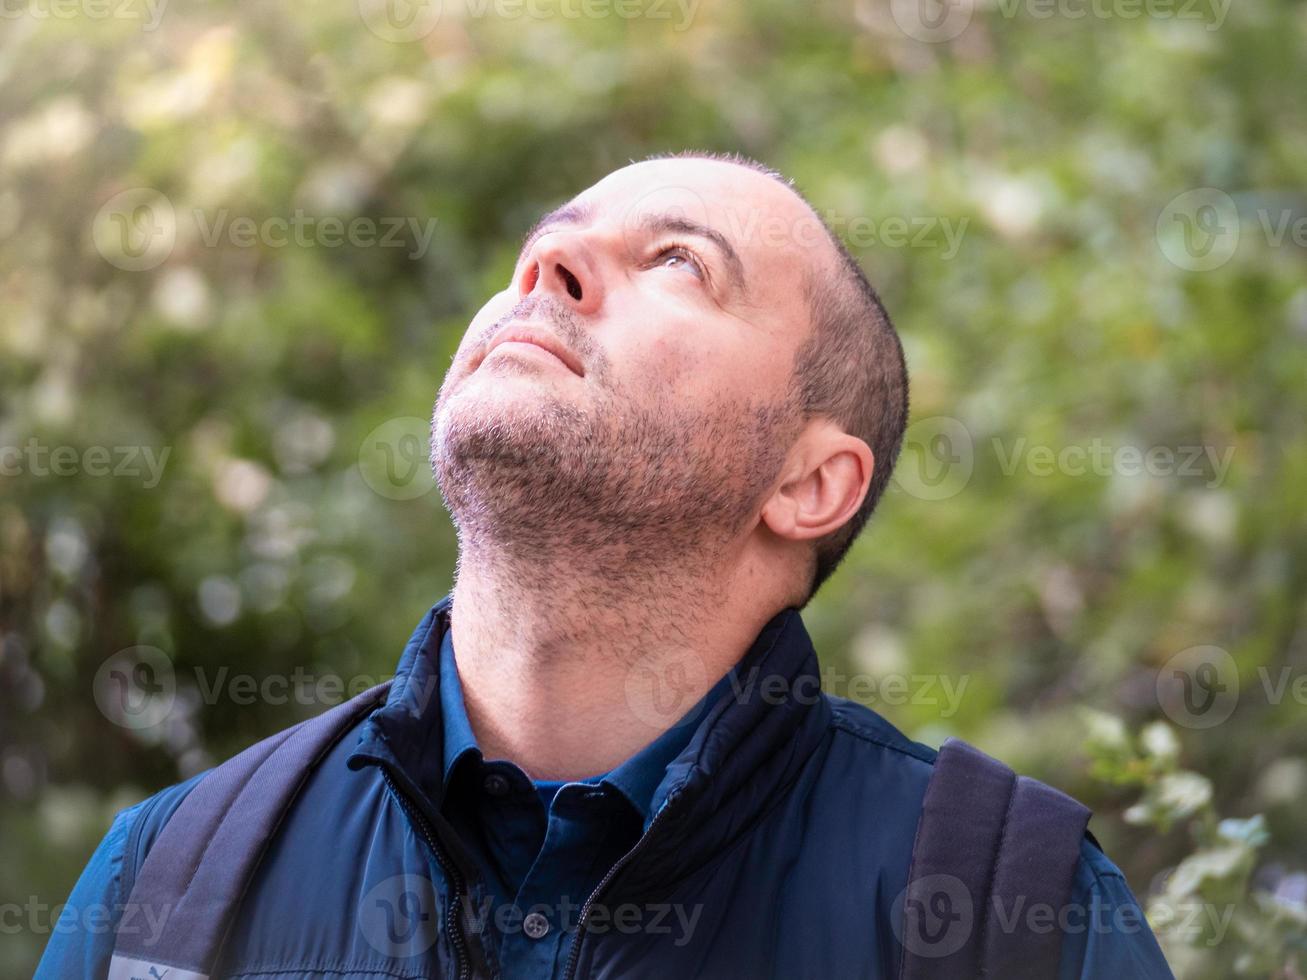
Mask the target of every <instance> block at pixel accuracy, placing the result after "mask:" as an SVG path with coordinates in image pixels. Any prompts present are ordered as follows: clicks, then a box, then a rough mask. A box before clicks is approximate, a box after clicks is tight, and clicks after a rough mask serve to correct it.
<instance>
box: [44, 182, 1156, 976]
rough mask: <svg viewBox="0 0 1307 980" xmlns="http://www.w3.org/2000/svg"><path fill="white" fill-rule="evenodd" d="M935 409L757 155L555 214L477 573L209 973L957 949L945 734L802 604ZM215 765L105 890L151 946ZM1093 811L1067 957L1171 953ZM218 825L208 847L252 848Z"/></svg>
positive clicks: (476, 532) (444, 469)
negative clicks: (922, 724)
mask: <svg viewBox="0 0 1307 980" xmlns="http://www.w3.org/2000/svg"><path fill="white" fill-rule="evenodd" d="M906 414H907V376H906V370H905V367H904V363H903V356H902V351H901V348H900V346H899V343H898V339H897V337H896V335H895V333H894V330H893V328H892V327H891V325H890V322H889V319H888V318H887V316H886V315H885V312H884V310H883V309H882V308H881V305H880V302H879V300H878V299H877V298H876V295H875V293H874V292H873V290H872V289H871V287H870V286H869V285H868V284H867V281H866V279H865V278H864V277H863V275H862V273H861V272H860V271H859V269H858V267H857V265H856V263H855V262H854V261H853V260H852V259H851V258H850V257H849V256H848V254H847V253H846V252H845V251H844V250H843V248H842V247H841V246H840V245H839V243H838V242H837V241H836V240H835V239H834V237H833V236H832V235H830V234H829V232H828V231H827V230H826V229H825V227H824V226H823V225H822V223H821V222H820V220H819V219H818V218H817V216H816V215H815V213H814V212H813V211H812V209H811V208H810V207H809V206H808V205H807V204H806V203H805V202H804V201H803V199H802V198H800V197H799V196H798V195H797V194H796V193H795V192H794V191H793V190H792V189H791V188H790V187H789V186H788V185H787V184H786V183H785V182H783V181H782V180H780V179H777V177H776V175H774V174H772V173H770V172H768V171H766V170H765V169H763V168H762V167H761V166H759V165H757V164H753V163H752V162H749V161H741V160H739V159H737V158H732V159H719V158H710V157H703V156H683V157H677V158H663V159H656V160H651V161H646V162H643V163H639V164H635V165H632V166H629V167H626V168H623V169H621V170H618V171H617V172H615V173H613V174H611V175H609V176H608V177H606V178H605V179H604V180H602V181H600V182H599V183H598V184H596V185H594V186H593V187H591V188H589V189H588V190H586V191H585V192H584V193H582V194H581V195H579V196H578V197H576V198H575V199H573V200H572V201H571V202H569V203H568V204H567V205H565V206H564V207H562V208H560V209H558V210H556V211H554V212H552V213H550V214H549V215H547V216H546V217H545V218H544V219H542V221H541V222H540V223H539V224H538V225H537V227H536V228H535V229H534V230H533V231H532V232H531V233H530V234H529V235H528V237H527V240H526V242H525V245H524V247H523V249H522V252H521V256H520V258H519V260H518V263H517V267H516V269H515V271H514V274H513V278H512V281H511V282H510V283H509V284H508V285H507V287H506V288H505V289H504V290H503V291H502V292H500V293H498V294H497V295H495V296H494V297H492V298H491V299H490V300H489V302H487V303H486V305H485V306H484V307H483V308H482V310H481V312H480V313H479V314H477V316H476V317H475V319H474V320H473V321H472V323H471V325H470V327H469V328H468V331H467V334H466V336H465V337H464V339H463V342H462V345H461V346H460V348H459V350H458V353H457V354H456V355H455V358H454V361H453V364H452V366H451V368H450V370H449V372H448V375H447V376H446V378H445V380H444V383H443V385H442V387H441V390H440V394H439V397H438V399H437V403H436V407H435V413H434V418H433V424H432V463H433V466H434V469H435V473H436V476H437V479H438V482H439V485H440V488H441V491H442V493H443V495H444V497H445V500H446V503H447V505H448V507H449V510H450V512H451V514H452V516H453V518H454V521H455V524H456V526H457V530H458V539H459V560H458V568H457V575H456V585H455V588H454V590H453V592H452V594H451V596H449V597H446V599H445V600H442V602H441V603H439V604H438V605H437V606H436V607H435V608H434V609H433V610H432V612H431V613H430V614H428V616H427V618H426V619H425V620H424V621H423V623H422V624H421V625H420V626H419V627H418V630H417V632H416V633H415V634H414V636H413V639H412V640H411V641H410V643H409V646H408V648H407V649H406V650H405V653H404V656H403V658H402V659H401V661H400V664H399V667H398V668H397V672H396V680H395V682H394V686H393V687H392V688H391V689H390V691H389V693H388V694H387V695H386V701H385V703H384V704H383V705H381V706H380V707H377V708H376V709H375V710H368V711H366V712H364V713H363V714H362V715H361V717H360V719H359V720H358V722H357V723H356V724H353V725H352V728H351V729H350V730H348V731H347V732H346V734H345V735H344V736H343V737H341V738H340V739H339V740H338V741H335V742H333V743H331V745H330V747H329V749H328V750H326V752H325V755H324V757H323V758H322V759H321V760H320V761H318V762H317V764H316V765H315V766H314V767H313V768H312V771H311V773H310V774H309V775H308V777H307V780H306V782H305V784H304V786H303V788H302V789H301V790H299V792H298V793H297V794H296V795H295V797H294V802H293V804H291V805H289V807H288V810H287V812H286V813H285V816H284V819H282V818H278V821H277V822H275V823H273V824H272V825H271V826H272V827H274V828H275V833H274V832H270V834H269V836H270V837H271V842H270V843H269V844H268V845H267V850H266V853H263V854H262V855H261V857H260V859H259V860H258V862H257V867H256V869H255V870H253V871H252V872H251V874H250V880H249V883H248V888H245V886H244V885H243V884H241V885H240V888H241V889H242V890H243V896H242V897H241V900H240V902H239V910H238V911H236V912H233V913H232V917H231V923H230V926H229V927H228V926H227V925H225V924H224V925H223V927H222V928H221V929H220V930H218V933H219V934H220V937H221V938H222V943H221V954H220V956H218V958H217V959H216V961H215V962H214V963H213V964H212V965H211V967H210V966H206V967H205V968H204V971H203V972H201V971H200V969H198V968H196V969H194V970H193V971H192V972H186V971H185V970H182V971H180V972H181V975H183V976H184V977H192V976H202V975H205V974H207V973H209V972H211V973H212V975H214V976H223V977H256V976H257V977H277V978H301V977H313V976H331V977H337V976H349V977H374V978H381V977H387V978H393V977H432V976H441V977H455V976H459V977H471V976H491V977H493V976H502V977H506V978H519V977H520V978H546V977H550V978H553V977H558V978H568V980H570V978H573V977H595V978H600V977H602V978H619V977H620V978H627V977H650V978H654V977H657V978H668V977H678V978H679V977H684V978H687V980H688V978H691V977H705V978H736V977H747V978H752V977H778V978H779V977H784V978H801V977H812V978H845V977H850V978H851V977H859V978H861V977H885V978H889V977H895V976H898V975H899V971H900V968H901V965H902V960H903V957H904V948H905V945H906V946H907V947H908V948H909V949H910V950H913V951H914V952H915V953H917V954H920V955H925V956H929V955H931V954H932V951H931V950H930V949H929V948H927V949H925V950H922V949H921V948H920V946H921V944H920V943H914V942H913V939H912V937H911V936H909V937H906V938H905V937H904V935H903V934H902V933H903V921H904V909H903V907H904V904H905V896H904V893H905V888H906V886H907V883H908V880H909V872H910V867H911V862H912V859H913V847H914V839H915V837H916V835H917V830H918V824H919V819H920V818H921V815H922V809H923V798H924V797H925V794H926V791H927V785H928V783H929V781H930V779H931V773H932V765H933V763H934V762H935V758H936V756H935V753H934V752H933V751H932V750H930V749H928V748H926V747H925V746H921V745H918V744H916V743H914V742H911V741H909V740H908V739H906V738H905V737H904V736H902V735H901V734H900V733H898V732H897V731H895V730H894V729H893V728H892V727H891V726H890V725H889V724H888V723H886V722H885V721H884V720H882V719H881V718H880V717H879V716H877V715H876V714H875V713H874V712H872V711H870V710H868V709H866V708H863V707H861V706H858V705H856V704H853V703H850V702H848V701H845V700H842V699H839V698H834V697H828V696H826V695H823V694H820V692H819V691H818V683H817V662H816V658H815V653H814V651H813V649H812V646H811V643H810V641H809V639H808V636H807V634H806V632H805V630H804V627H803V624H802V621H801V620H800V617H799V613H798V610H799V609H800V608H801V607H803V606H804V605H805V604H806V603H807V602H808V600H809V598H810V597H811V595H812V593H813V592H814V591H815V590H816V589H817V588H818V587H819V586H820V585H821V583H822V582H823V581H824V580H825V579H826V578H827V577H828V576H829V575H830V574H831V572H832V571H833V570H834V568H835V567H836V566H837V565H838V563H839V562H840V560H841V558H842V557H843V555H844V554H845V552H846V551H847V549H848V547H849V545H850V544H851V542H852V540H853V538H854V536H855V535H856V534H857V533H858V531H859V530H860V529H861V528H862V526H863V525H864V524H865V522H866V520H867V518H868V516H869V514H870V512H871V509H872V508H873V507H874V505H875V503H876V501H877V500H878V499H879V497H880V495H881V494H882V492H883V490H884V488H885V485H886V483H887V481H888V479H889V474H890V470H891V467H892V465H893V462H894V458H895V456H896V454H897V452H898V448H899V444H900V441H901V439H902V434H903V430H904V425H905V419H906ZM217 778H218V777H213V778H212V779H210V784H212V783H213V781H214V780H215V779H217ZM251 785H253V784H251ZM197 786H198V787H200V788H201V789H200V791H199V793H197V794H196V798H197V799H198V798H199V797H200V795H201V794H203V793H204V792H206V790H205V789H204V787H205V786H206V782H205V777H197V778H196V779H192V780H191V781H189V782H188V783H184V784H182V785H181V786H178V787H174V788H172V789H169V790H165V791H164V792H163V793H161V794H159V795H158V796H156V797H153V798H152V799H151V800H147V801H146V802H145V803H142V804H140V805H139V806H137V807H134V808H132V809H131V810H128V811H125V812H124V813H123V814H121V815H120V816H119V817H118V819H117V820H116V821H115V823H114V825H113V827H112V829H111V830H110V831H109V834H108V837H107V838H106V840H105V842H104V843H103V844H102V845H101V847H100V849H99V851H97V854H96V855H95V857H94V858H93V859H92V862H91V865H90V866H89V868H88V869H87V871H86V873H85V874H84V875H83V877H82V879H81V881H79V883H78V885H77V887H76V889H75V891H74V893H73V896H72V899H71V900H70V907H71V908H74V909H78V908H85V907H87V906H90V905H92V904H100V905H104V906H107V907H109V908H112V909H116V910H120V911H117V912H115V916H116V920H115V922H116V926H117V929H118V933H119V935H118V937H117V941H118V943H119V953H120V956H121V954H122V950H123V948H124V946H123V943H124V942H125V941H127V940H129V939H131V938H132V937H131V936H129V935H127V930H126V928H125V926H124V925H123V920H124V918H125V915H126V914H130V913H133V912H136V913H140V914H138V915H137V916H136V918H137V919H138V920H139V921H138V922H137V924H136V926H137V929H138V930H141V931H144V930H148V929H149V928H151V927H150V925H149V923H150V920H151V916H150V915H149V914H148V913H150V912H151V911H152V910H151V907H150V903H151V901H153V900H154V899H153V898H152V895H153V893H152V892H151V891H150V889H149V888H147V887H145V886H144V885H142V884H141V882H142V880H144V879H150V880H153V876H155V875H156V874H157V873H166V872H168V870H169V869H167V868H162V869H160V868H159V867H158V866H159V865H161V864H165V863H167V862H165V861H164V860H163V859H159V860H157V861H156V862H154V866H153V867H151V866H150V865H147V864H145V862H146V860H147V857H148V856H149V855H150V854H151V851H152V848H154V847H155V846H156V845H158V846H159V847H162V846H163V845H162V844H159V843H158V842H159V841H160V840H162V839H163V837H162V835H163V834H164V832H165V829H167V828H171V827H181V830H179V831H173V832H175V833H179V834H184V833H185V832H186V828H185V827H184V826H182V824H183V823H185V822H186V821H190V820H195V819H208V816H209V811H210V810H213V809H216V806H209V807H208V809H205V808H204V807H195V808H192V809H186V807H187V800H188V799H189V798H190V795H191V794H192V792H194V791H195V790H196V788H197ZM257 795H258V794H255V793H254V792H253V791H251V792H250V793H248V794H246V796H243V797H240V798H238V799H237V800H236V803H235V804H233V805H232V809H234V810H235V811H240V810H241V808H242V807H245V806H254V805H255V799H256V797H257ZM177 813H180V814H182V815H179V816H178V817H177V822H175V823H174V824H172V825H170V824H169V818H170V817H171V816H173V815H174V814H177ZM237 815H238V816H239V812H238V814H237ZM1079 834H1080V830H1077V831H1076V836H1075V837H1074V839H1073V841H1072V845H1073V847H1072V851H1073V853H1072V856H1071V863H1070V865H1069V866H1068V867H1069V868H1073V869H1074V876H1073V878H1072V880H1071V882H1070V900H1069V905H1068V907H1069V908H1071V909H1073V910H1079V911H1080V912H1081V913H1083V914H1082V915H1081V916H1080V917H1079V919H1074V920H1068V922H1069V925H1067V924H1064V926H1063V928H1064V931H1065V936H1064V938H1063V939H1062V943H1061V952H1060V959H1059V960H1055V962H1060V964H1061V966H1060V970H1059V971H1058V975H1059V976H1061V977H1113V978H1125V977H1130V978H1149V977H1167V976H1170V973H1169V971H1168V970H1167V967H1166V965H1165V963H1164V961H1163V960H1162V957H1161V954H1160V952H1159V950H1158V948H1157V945H1156V943H1155V941H1154V940H1153V937H1152V935H1151V934H1150V932H1149V931H1148V928H1147V925H1146V924H1145V923H1144V922H1143V921H1142V916H1141V915H1140V914H1139V910H1138V906H1137V905H1136V903H1135V900H1134V898H1133V897H1132V896H1131V894H1130V891H1129V889H1128V888H1127V886H1126V883H1125V881H1124V880H1123V878H1122V876H1121V874H1120V872H1119V871H1118V870H1117V869H1116V868H1115V867H1114V866H1113V865H1112V864H1111V862H1109V861H1108V859H1107V858H1106V857H1104V856H1103V854H1102V853H1101V852H1100V851H1099V850H1098V849H1097V848H1096V847H1095V846H1094V845H1093V844H1091V843H1090V842H1089V841H1087V840H1084V841H1082V840H1081V838H1080V836H1079ZM213 839H214V841H221V842H222V843H221V844H215V845H214V846H213V847H210V845H209V844H207V843H206V844H205V846H204V848H203V849H202V850H201V851H198V852H197V853H199V854H200V857H199V858H197V860H198V861H208V863H207V864H204V865H203V867H201V868H200V870H199V871H198V872H197V871H196V869H195V868H194V867H190V868H185V869H183V870H184V872H185V874H186V875H189V876H190V877H191V878H195V877H197V875H198V876H199V877H201V878H203V877H204V876H205V875H206V874H210V872H209V871H207V870H205V869H206V868H212V867H214V866H216V865H221V864H223V862H225V861H228V860H236V859H239V858H241V857H242V855H243V852H242V850H241V848H239V847H232V846H230V845H229V841H228V840H227V839H226V838H224V837H223V836H222V834H221V833H220V832H214V834H213ZM214 849H217V850H225V851H226V852H230V854H229V855H227V856H225V857H224V858H223V859H222V861H217V860H214V859H212V855H210V854H209V853H208V852H209V851H210V850H214ZM246 849H247V850H248V848H246ZM182 863H187V862H182ZM143 867H145V868H146V869H147V870H144V871H143V870H142V868H143ZM909 901H910V899H909ZM223 908H224V906H223V903H214V907H213V909H212V912H213V914H214V915H221V914H222V913H223ZM124 909H125V910H126V912H123V911H121V910H124ZM142 909H143V912H142ZM153 911H154V912H155V913H158V914H159V915H160V916H163V915H166V914H167V912H168V911H169V910H168V908H162V907H160V908H154V909H153ZM971 912H972V913H973V914H974V915H975V916H976V917H977V921H978V922H979V921H981V920H980V918H979V917H980V916H982V915H983V914H985V910H983V909H972V910H971ZM197 921H198V922H199V924H200V925H201V926H202V925H203V924H204V918H203V917H201V918H200V919H199V920H197ZM224 921H225V920H224ZM1077 923H1078V926H1077ZM945 924H947V921H946V923H945ZM158 928H159V929H160V930H162V929H164V928H165V926H164V925H163V924H161V925H159V927H158ZM148 938H149V937H147V939H148ZM133 941H135V940H133ZM114 944H115V937H114V936H113V935H112V934H108V933H107V931H101V932H100V933H98V934H92V933H91V931H90V930H86V929H80V930H79V929H74V930H70V932H69V934H67V935H56V937H55V938H54V939H53V941H52V942H51V944H50V948H49V950H48V951H47V953H46V957H45V959H44V961H43V963H42V966H41V971H40V973H39V975H40V976H42V977H67V976H102V975H104V974H105V972H106V970H107V969H108V965H109V962H110V954H111V952H113V950H114ZM145 945H148V943H146V944H145ZM926 945H927V946H929V940H928V941H927V943H926ZM132 948H133V949H138V948H141V945H140V943H138V945H137V946H136V947H132ZM146 962H147V961H145V960H144V959H140V958H136V957H135V954H133V956H129V957H126V958H124V959H121V960H119V959H117V958H116V959H115V964H116V965H115V969H117V970H119V972H120V973H121V975H123V976H135V975H146V968H145V965H143V964H146ZM123 964H127V965H123ZM187 965H188V964H186V963H180V964H179V963H178V962H177V960H176V959H175V958H174V959H168V958H167V957H166V956H163V955H160V956H159V957H157V962H156V963H154V964H153V965H149V967H148V968H149V969H150V970H155V971H156V972H158V973H160V974H162V973H163V972H164V970H165V969H166V968H167V967H169V966H181V967H186V966H187ZM133 971H136V972H133Z"/></svg>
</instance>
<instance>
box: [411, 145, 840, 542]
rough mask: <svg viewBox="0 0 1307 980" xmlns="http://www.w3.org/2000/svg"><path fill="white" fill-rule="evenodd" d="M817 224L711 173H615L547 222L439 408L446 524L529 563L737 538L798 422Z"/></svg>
mask: <svg viewBox="0 0 1307 980" xmlns="http://www.w3.org/2000/svg"><path fill="white" fill-rule="evenodd" d="M814 223H815V218H814V217H812V216H811V212H810V211H808V210H807V207H806V205H804V204H803V202H802V201H801V200H800V199H799V198H798V197H797V195H794V194H793V193H792V192H790V191H789V190H788V189H786V188H785V187H784V186H782V185H781V184H779V183H778V182H776V181H774V180H771V179H770V178H767V177H765V176H764V175H761V174H758V173H755V172H754V171H751V170H748V169H747V168H744V167H739V166H736V165H733V164H727V163H721V162H717V161H708V160H665V161H653V162H648V163H641V164H635V165H632V166H629V167H626V168H623V169H622V170H619V171H616V172H615V173H613V174H610V175H609V176H608V177H606V178H604V179H603V180H602V181H600V182H599V183H598V184H596V185H594V186H593V187H591V188H589V189H588V190H586V191H585V192H583V193H582V194H580V195H579V196H578V197H576V198H575V199H573V200H572V201H571V202H569V203H568V204H567V205H565V206H564V207H563V208H560V209H559V210H557V211H555V212H553V213H552V214H551V215H547V216H545V218H544V219H542V222H541V223H540V225H538V226H537V228H536V229H535V230H534V231H533V232H532V233H531V235H530V236H529V237H528V240H527V242H526V245H525V247H524V249H523V251H522V254H521V256H520V257H519V260H518V263H517V266H516V269H515V270H514V273H513V278H512V281H511V282H509V283H508V284H507V286H506V287H505V289H503V290H502V291H501V292H499V293H497V294H496V295H494V296H492V297H491V298H490V300H489V301H488V302H487V303H486V304H485V306H484V307H482V309H481V311H480V312H479V313H478V314H477V316H476V317H475V318H474V319H473V321H472V323H471V325H470V326H469V327H468V330H467V333H466V335H465V336H464V338H463V341H462V344H461V345H460V346H459V349H458V352H457V354H456V355H455V357H454V362H453V364H452V365H451V367H450V370H449V372H448V374H447V375H446V378H445V381H444V384H443V385H442V387H441V390H440V395H439V398H438V400H437V403H436V410H435V415H434V418H433V432H432V462H433V466H434V468H435V472H436V476H437V479H438V481H439V483H440V486H441V490H442V493H443V494H444V496H445V499H446V502H447V503H448V504H449V507H450V510H451V513H453V515H454V517H455V519H456V520H457V521H458V522H459V524H460V527H464V526H465V525H466V524H472V525H480V524H481V519H482V518H485V519H486V520H487V522H488V523H487V524H486V526H494V527H496V528H497V529H498V530H499V532H501V533H512V534H513V535H514V536H515V538H514V540H515V541H517V543H519V544H523V543H527V542H529V541H530V540H531V539H536V540H538V541H539V543H540V545H541V546H542V548H544V547H547V546H548V545H549V543H550V542H553V543H554V544H555V545H556V544H557V541H558V538H559V532H560V531H561V532H564V533H567V534H569V535H570V540H573V541H574V542H575V543H577V544H589V545H591V546H598V545H601V544H603V543H605V541H608V542H609V543H611V533H610V532H611V530H612V529H613V528H620V530H621V532H622V535H623V541H624V542H625V544H626V546H627V547H628V549H634V550H636V551H638V550H640V548H642V547H646V548H649V549H655V548H657V547H659V545H670V546H675V547H684V545H685V543H686V542H687V541H698V542H699V543H700V544H701V545H702V544H704V543H710V542H709V540H708V539H709V538H711V537H722V536H727V537H728V536H730V535H732V534H736V533H739V532H740V531H741V530H742V529H743V527H744V526H745V524H746V523H747V522H748V521H749V520H750V519H751V518H752V517H756V509H757V507H758V506H759V505H760V504H761V502H762V499H763V495H764V492H765V491H766V490H767V489H768V488H769V486H770V484H771V482H772V481H773V480H774V479H775V477H776V475H777V473H778V471H779V467H780V465H781V463H782V462H783V460H784V457H785V454H786V452H787V450H788V449H789V446H790V444H791V443H792V441H793V439H794V436H795V435H796V434H797V431H798V425H799V423H800V421H801V420H800V418H799V413H798V405H797V403H796V402H795V400H794V399H795V395H794V392H793V389H792V387H791V386H792V383H793V371H792V367H793V358H794V353H795V350H796V349H797V347H798V346H799V345H800V344H801V343H802V342H803V340H804V339H806V336H807V332H808V329H809V316H808V311H807V303H806V300H805V294H804V273H805V270H806V269H807V268H808V266H809V265H810V264H811V263H813V261H814V258H813V253H814V252H815V251H816V246H814V244H813V243H812V242H811V241H810V239H811V238H812V237H813V236H812V234H811V232H812V229H813V227H814ZM793 229H800V230H801V231H805V232H806V234H804V233H796V234H789V233H788V232H789V231H790V230H793ZM510 334H511V335H516V336H518V337H519V338H520V339H522V340H525V341H530V340H532V339H534V340H536V341H538V342H541V343H544V344H545V345H546V346H553V347H554V348H555V350H556V351H557V352H558V354H560V355H561V357H560V356H555V354H551V353H548V352H546V351H545V350H543V349H542V348H541V347H539V346H535V345H534V344H532V343H529V342H525V343H524V342H507V343H497V341H503V340H504V338H505V337H506V336H507V335H510ZM605 530H607V532H609V533H608V536H607V538H605V536H604V535H605Z"/></svg>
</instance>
